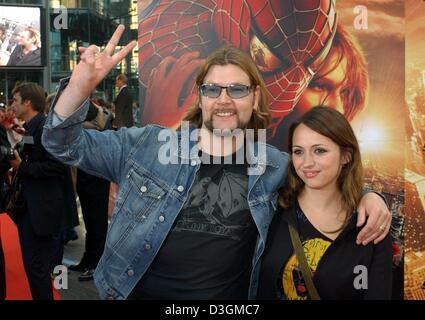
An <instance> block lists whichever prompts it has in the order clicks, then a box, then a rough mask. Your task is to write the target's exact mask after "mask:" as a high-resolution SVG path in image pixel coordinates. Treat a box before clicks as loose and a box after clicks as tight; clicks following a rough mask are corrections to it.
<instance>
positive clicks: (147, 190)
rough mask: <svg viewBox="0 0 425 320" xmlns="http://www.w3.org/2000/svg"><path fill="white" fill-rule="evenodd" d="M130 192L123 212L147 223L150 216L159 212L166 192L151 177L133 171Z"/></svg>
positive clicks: (129, 185) (129, 183) (124, 203)
mask: <svg viewBox="0 0 425 320" xmlns="http://www.w3.org/2000/svg"><path fill="white" fill-rule="evenodd" d="M128 179H129V181H128V189H129V190H128V192H127V196H126V198H125V200H124V202H123V204H122V210H123V211H124V213H125V214H126V215H127V216H129V217H130V218H132V219H134V220H136V221H138V222H145V221H146V219H147V218H148V216H149V215H150V214H152V213H153V212H155V211H157V210H159V208H160V205H161V203H162V202H163V200H164V198H165V194H166V191H165V190H164V188H162V187H161V186H159V185H158V184H157V183H156V182H155V181H154V180H152V179H151V178H150V177H147V176H145V175H143V174H140V173H138V172H136V171H134V170H132V171H131V172H130V174H129V178H128Z"/></svg>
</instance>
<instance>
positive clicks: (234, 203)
mask: <svg viewBox="0 0 425 320" xmlns="http://www.w3.org/2000/svg"><path fill="white" fill-rule="evenodd" d="M247 189H248V183H247V176H246V175H243V174H240V173H239V172H235V171H230V170H227V169H223V170H222V171H221V172H219V173H217V174H213V175H207V176H204V177H202V178H201V177H198V178H197V179H196V181H195V182H194V185H193V186H192V188H191V191H190V195H189V197H188V199H187V201H186V203H185V205H184V207H183V208H182V213H183V214H181V215H180V216H179V217H178V219H177V221H176V224H175V227H174V229H173V232H182V231H192V232H202V233H209V234H213V235H216V236H225V237H231V238H232V239H234V240H241V236H242V234H243V233H244V230H245V229H246V228H248V227H249V226H250V223H251V221H250V219H251V217H250V215H249V206H248V201H247V194H248V190H247Z"/></svg>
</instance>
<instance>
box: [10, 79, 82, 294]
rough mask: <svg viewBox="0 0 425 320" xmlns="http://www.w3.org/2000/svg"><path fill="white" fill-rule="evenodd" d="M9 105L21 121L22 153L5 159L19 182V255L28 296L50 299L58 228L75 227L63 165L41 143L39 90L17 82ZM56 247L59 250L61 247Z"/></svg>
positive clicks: (71, 194)
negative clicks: (25, 278)
mask: <svg viewBox="0 0 425 320" xmlns="http://www.w3.org/2000/svg"><path fill="white" fill-rule="evenodd" d="M12 95H13V103H12V108H13V110H14V111H15V112H16V115H17V117H19V118H20V119H22V120H23V121H25V124H24V127H25V129H26V132H25V139H24V141H25V144H24V147H23V152H22V153H21V154H18V152H17V151H15V159H11V160H9V163H10V165H11V166H12V168H13V170H14V171H15V172H16V174H17V176H18V178H19V179H20V182H21V185H22V198H23V199H24V200H25V204H26V205H25V207H24V208H22V210H21V212H19V213H16V214H15V215H14V222H15V223H16V225H17V227H18V233H19V241H20V244H21V249H22V257H23V262H24V266H25V271H26V274H27V277H28V282H29V285H30V289H31V294H32V297H33V299H34V300H52V299H53V291H52V281H51V271H52V265H53V263H54V262H55V261H58V260H59V261H60V262H61V261H62V257H58V253H60V252H63V243H61V239H60V233H61V231H63V230H65V229H67V228H70V227H74V226H76V225H78V216H77V210H76V203H75V194H74V190H73V187H72V182H71V173H70V170H69V167H68V166H66V165H64V164H62V163H60V162H58V161H57V160H55V159H54V158H53V157H52V156H51V155H50V154H49V153H47V151H46V150H45V149H44V147H43V146H42V144H41V135H42V131H43V125H44V122H45V120H46V116H45V115H44V110H45V107H46V102H45V95H44V90H43V88H41V87H40V86H39V85H38V84H35V83H31V82H23V83H20V84H18V85H17V86H16V87H15V88H14V89H13V90H12ZM61 247H62V249H61Z"/></svg>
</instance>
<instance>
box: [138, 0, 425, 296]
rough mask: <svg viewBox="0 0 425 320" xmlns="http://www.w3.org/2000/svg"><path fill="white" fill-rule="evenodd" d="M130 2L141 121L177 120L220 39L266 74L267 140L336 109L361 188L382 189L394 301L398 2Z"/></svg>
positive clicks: (399, 217)
mask: <svg viewBox="0 0 425 320" xmlns="http://www.w3.org/2000/svg"><path fill="white" fill-rule="evenodd" d="M412 1H413V0H412ZM329 2H333V3H334V4H336V6H335V7H333V8H334V9H335V12H334V11H333V10H329V11H325V10H324V9H323V8H325V3H329ZM138 4H139V38H138V41H139V81H140V82H139V86H140V105H141V107H142V112H141V114H142V116H141V123H142V124H149V123H156V124H160V125H164V126H168V127H173V128H177V127H178V126H179V124H180V120H181V119H182V117H183V115H184V113H185V111H186V109H187V108H188V107H189V106H190V105H191V104H193V102H194V101H195V98H196V92H197V91H196V88H195V87H194V75H195V74H196V72H197V71H198V67H199V66H200V65H201V63H202V62H203V61H204V59H205V57H206V56H207V55H208V54H209V53H210V52H211V51H213V50H214V49H215V48H218V47H221V46H224V45H229V44H231V45H234V46H236V47H238V48H240V49H242V50H244V51H245V52H247V53H248V54H249V55H250V56H251V57H252V59H253V60H254V61H255V62H256V64H257V66H258V68H259V70H260V72H261V73H262V76H263V78H264V80H265V82H266V86H267V91H268V94H269V100H270V109H271V114H272V118H273V122H272V124H271V125H270V127H269V128H268V142H269V143H270V144H272V145H274V146H276V147H278V148H279V149H281V150H283V151H287V150H286V148H287V142H286V139H287V138H286V134H287V131H288V128H289V126H290V124H291V123H293V122H294V121H296V120H297V119H298V118H299V117H300V116H301V115H302V114H303V113H305V112H306V111H307V110H308V109H310V108H311V107H313V106H316V105H320V104H323V105H327V106H330V107H333V108H335V109H337V110H339V111H340V112H342V113H343V114H344V115H345V116H346V118H347V119H348V120H349V121H350V123H351V125H352V127H353V129H354V131H355V133H356V136H357V138H358V140H359V142H360V146H361V151H362V160H363V165H364V168H365V175H366V177H365V178H366V179H365V184H366V187H370V188H372V189H374V190H376V191H379V192H381V194H383V195H384V196H385V198H386V200H387V203H388V206H389V208H390V211H391V213H392V215H393V223H392V228H391V235H392V237H393V248H394V256H393V271H394V272H393V276H394V277H393V278H394V282H393V288H394V290H393V292H394V294H393V298H394V299H402V298H403V295H404V292H403V277H404V273H403V272H404V265H403V259H404V252H405V248H404V231H403V227H404V224H405V196H406V192H407V191H406V188H405V183H406V182H405V175H406V166H405V152H404V150H405V146H406V136H407V135H406V128H405V124H406V122H407V118H408V115H407V113H406V108H405V67H404V62H405V33H404V24H405V20H404V14H405V7H404V6H405V4H404V1H401V0H392V1H385V2H383V1H380V0H368V1H366V0H346V1H336V2H334V1H273V0H270V1H254V0H236V1H209V0H204V1H181V0H167V1H160V0H157V1H140V0H139V2H138ZM330 34H334V36H333V37H332V36H330ZM330 37H332V38H330ZM418 52H420V51H418ZM421 77H422V76H421ZM421 77H420V79H422V78H421ZM164 93H166V94H164ZM424 101H425V100H424ZM422 131H423V130H422ZM422 133H423V132H422ZM422 224H423V222H422Z"/></svg>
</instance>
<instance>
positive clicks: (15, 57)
mask: <svg viewBox="0 0 425 320" xmlns="http://www.w3.org/2000/svg"><path fill="white" fill-rule="evenodd" d="M7 65H8V66H41V39H40V31H38V30H37V29H35V28H32V27H28V28H26V29H25V30H23V31H21V32H20V33H19V36H18V44H17V45H16V47H15V49H14V50H13V52H12V54H11V55H10V59H9V61H8V63H7Z"/></svg>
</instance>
